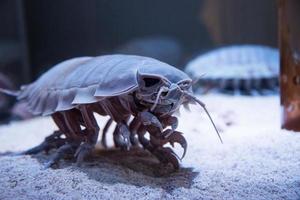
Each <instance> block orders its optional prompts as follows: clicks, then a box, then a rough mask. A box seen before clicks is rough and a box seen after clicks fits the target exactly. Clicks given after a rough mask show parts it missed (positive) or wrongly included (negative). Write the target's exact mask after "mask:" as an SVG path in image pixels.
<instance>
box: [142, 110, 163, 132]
mask: <svg viewBox="0 0 300 200" xmlns="http://www.w3.org/2000/svg"><path fill="white" fill-rule="evenodd" d="M138 118H139V120H140V122H141V123H142V124H143V125H144V126H154V127H156V128H158V129H159V130H160V131H161V132H162V131H163V125H162V124H161V122H160V121H159V119H158V118H157V117H156V116H155V115H153V114H152V113H150V112H146V111H144V112H141V113H139V115H138Z"/></svg>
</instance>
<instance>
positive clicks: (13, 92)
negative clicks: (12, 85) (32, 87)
mask: <svg viewBox="0 0 300 200" xmlns="http://www.w3.org/2000/svg"><path fill="white" fill-rule="evenodd" d="M0 93H3V94H6V95H9V96H14V97H17V96H19V94H20V91H19V90H8V89H4V88H0Z"/></svg>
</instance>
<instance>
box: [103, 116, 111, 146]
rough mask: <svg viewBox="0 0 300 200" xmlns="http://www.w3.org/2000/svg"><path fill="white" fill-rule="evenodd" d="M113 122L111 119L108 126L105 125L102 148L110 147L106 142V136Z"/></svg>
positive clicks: (107, 123)
mask: <svg viewBox="0 0 300 200" xmlns="http://www.w3.org/2000/svg"><path fill="white" fill-rule="evenodd" d="M112 122H113V120H112V118H110V119H109V120H108V121H107V122H106V124H105V126H104V128H103V132H102V137H101V144H102V146H103V147H104V148H107V147H108V146H107V142H106V134H107V131H108V129H109V127H110V126H111V124H112Z"/></svg>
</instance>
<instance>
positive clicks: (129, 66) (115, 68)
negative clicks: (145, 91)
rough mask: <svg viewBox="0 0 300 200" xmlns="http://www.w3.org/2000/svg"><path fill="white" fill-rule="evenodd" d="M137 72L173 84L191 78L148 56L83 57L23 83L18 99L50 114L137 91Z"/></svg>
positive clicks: (44, 113)
mask: <svg viewBox="0 0 300 200" xmlns="http://www.w3.org/2000/svg"><path fill="white" fill-rule="evenodd" d="M137 74H141V75H152V76H157V77H161V78H165V79H167V80H169V81H170V82H172V83H177V82H179V81H181V80H187V79H189V80H190V78H189V77H188V76H187V75H186V74H185V73H184V72H182V71H180V70H178V69H176V68H175V67H172V66H170V65H168V64H166V63H163V62H160V61H158V60H155V59H152V58H148V57H142V56H132V55H106V56H98V57H79V58H73V59H70V60H67V61H64V62H62V63H60V64H58V65H55V66H54V67H53V68H52V69H50V70H49V71H47V72H46V73H44V74H43V75H42V76H41V77H40V78H39V79H38V80H36V81H35V82H33V83H32V84H30V85H27V86H23V87H22V88H21V91H20V95H19V96H18V99H20V100H24V101H26V102H27V104H28V106H29V108H30V110H31V111H32V113H33V114H36V115H40V114H41V115H49V114H52V113H54V112H57V111H63V110H69V109H72V108H74V107H76V105H78V104H89V103H94V102H97V101H101V100H102V99H104V98H107V97H112V96H118V95H124V94H127V93H130V92H133V91H134V90H136V89H137V88H138V80H137Z"/></svg>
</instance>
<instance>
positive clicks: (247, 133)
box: [0, 95, 300, 199]
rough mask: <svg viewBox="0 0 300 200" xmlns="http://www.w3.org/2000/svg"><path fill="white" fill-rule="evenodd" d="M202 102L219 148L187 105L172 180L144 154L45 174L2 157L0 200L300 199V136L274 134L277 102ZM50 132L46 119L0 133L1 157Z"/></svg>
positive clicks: (38, 164)
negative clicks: (184, 145)
mask: <svg viewBox="0 0 300 200" xmlns="http://www.w3.org/2000/svg"><path fill="white" fill-rule="evenodd" d="M201 99H202V100H203V101H204V102H206V104H207V107H208V109H209V110H210V112H211V115H212V116H213V118H214V120H215V122H216V124H217V126H218V128H219V129H220V130H221V135H222V138H223V140H224V144H223V145H222V144H220V142H219V141H218V138H217V136H216V134H215V133H214V130H213V128H212V126H211V124H210V123H209V121H208V118H207V116H205V114H204V113H203V111H202V110H201V109H200V108H198V107H196V106H191V110H192V112H190V113H189V112H185V111H183V112H182V115H181V117H180V125H179V128H178V130H182V131H184V132H185V137H186V139H187V141H188V152H187V155H186V157H185V158H184V159H183V160H182V162H181V165H182V168H181V170H180V171H179V172H177V173H173V174H171V175H169V176H166V177H157V175H158V174H160V172H159V171H160V167H161V166H160V165H158V164H157V162H156V160H155V159H154V158H153V157H151V156H149V154H147V153H144V152H143V151H132V152H128V153H123V152H118V151H111V152H105V153H98V154H97V155H96V156H95V157H93V158H91V159H89V160H88V161H87V162H86V163H84V164H83V166H81V167H77V166H76V165H75V164H74V163H73V161H72V160H67V161H62V162H61V165H60V167H59V169H46V170H45V169H43V164H44V162H45V161H46V160H47V158H49V156H45V155H44V154H40V155H38V156H34V157H31V156H14V157H12V156H1V157H0V164H1V165H0V199H300V133H294V132H289V131H285V130H280V109H279V98H278V97H277V96H272V97H229V96H222V95H210V96H204V97H202V98H201ZM99 122H100V125H102V126H103V123H104V121H103V118H100V119H99ZM54 129H55V126H54V124H53V123H52V121H51V119H49V118H37V119H33V120H31V121H24V122H19V123H13V124H11V125H7V126H2V127H0V152H2V153H4V152H7V151H20V150H24V149H27V148H29V147H32V146H34V145H36V144H38V143H39V142H41V141H42V140H43V138H44V137H45V136H46V135H48V134H50V133H51V132H52V131H53V130H54ZM176 151H177V152H178V154H180V153H181V152H182V150H181V149H180V147H179V145H178V146H176Z"/></svg>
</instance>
